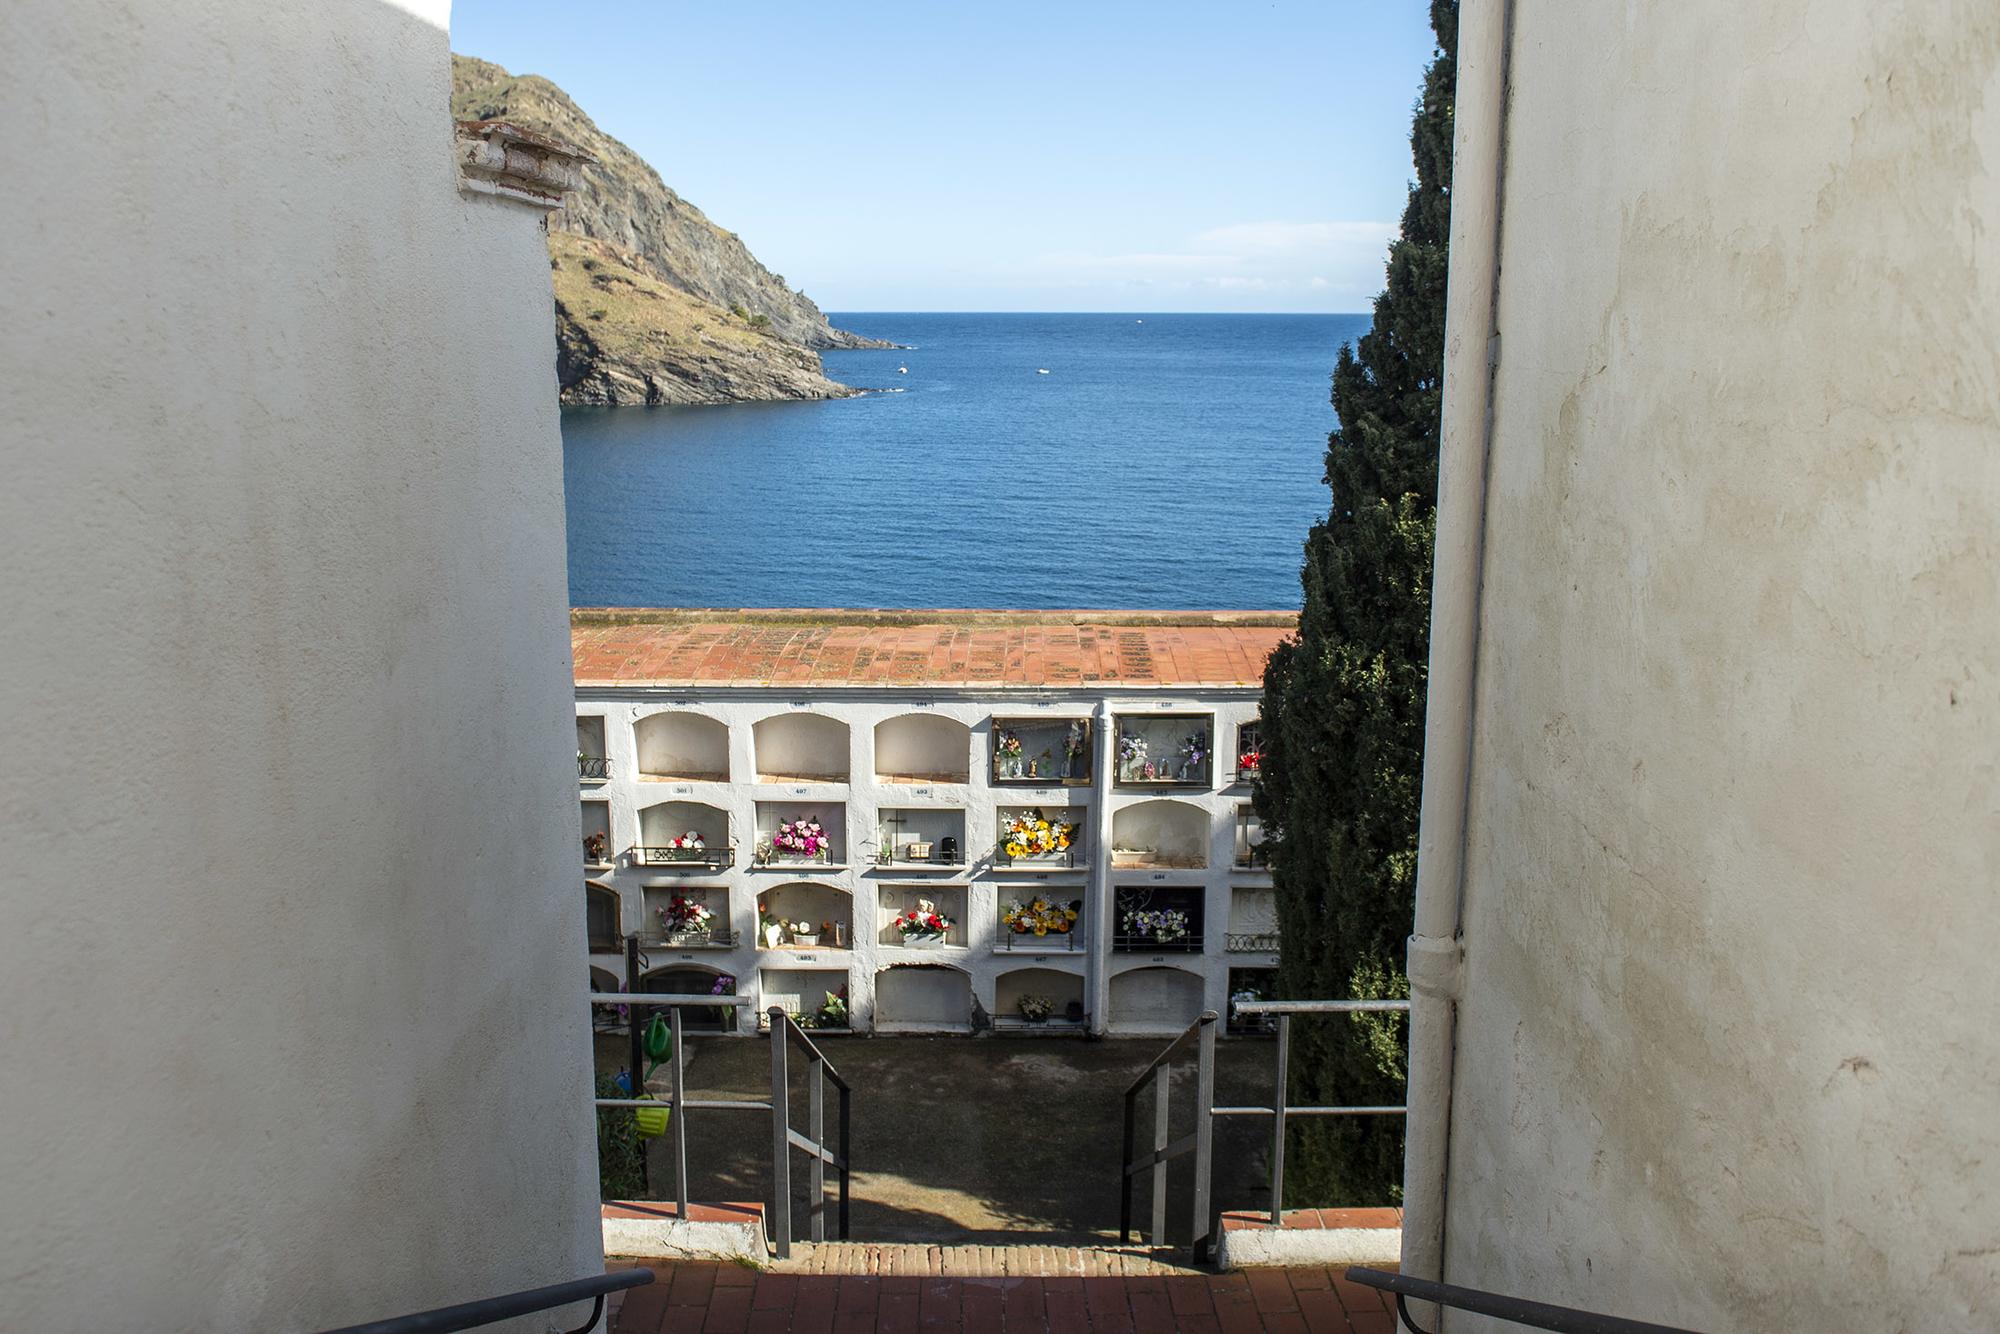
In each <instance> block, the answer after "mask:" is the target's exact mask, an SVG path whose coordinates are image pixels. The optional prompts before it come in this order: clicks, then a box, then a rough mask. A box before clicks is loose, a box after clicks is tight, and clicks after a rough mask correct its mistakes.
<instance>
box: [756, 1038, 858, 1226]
mask: <svg viewBox="0 0 2000 1334" xmlns="http://www.w3.org/2000/svg"><path fill="white" fill-rule="evenodd" d="M767 1015H768V1017H769V1019H770V1024H771V1165H772V1176H773V1181H772V1187H771V1194H772V1197H773V1202H774V1203H775V1205H776V1206H777V1216H776V1218H775V1220H774V1222H775V1224H776V1231H777V1236H776V1238H775V1242H776V1246H777V1251H778V1258H779V1259H780V1260H783V1259H787V1258H789V1257H790V1255H791V1253H792V1154H791V1151H792V1150H793V1149H801V1150H803V1151H805V1152H806V1153H808V1154H810V1155H811V1156H812V1193H813V1204H812V1208H811V1209H810V1210H808V1212H809V1213H810V1214H811V1215H812V1239H813V1240H814V1241H816V1242H817V1241H825V1240H826V1167H827V1164H828V1163H831V1164H833V1169H834V1171H835V1172H836V1173H838V1174H839V1177H840V1182H839V1191H840V1195H839V1204H838V1216H837V1223H836V1226H837V1229H838V1232H839V1236H840V1240H842V1241H845V1240H847V1234H848V1217H847V1215H848V1180H847V1177H848V1170H847V1164H848V1152H849V1144H850V1138H849V1130H850V1127H851V1126H852V1124H853V1117H852V1115H851V1112H852V1092H853V1091H852V1090H851V1089H850V1088H849V1087H848V1085H847V1081H846V1080H845V1079H842V1078H841V1077H840V1072H839V1071H838V1070H835V1069H834V1068H833V1062H831V1061H829V1060H827V1059H826V1055H825V1053H823V1052H821V1051H820V1049H819V1048H818V1047H817V1046H815V1045H814V1043H813V1040H812V1039H811V1038H809V1037H807V1036H806V1035H805V1030H803V1029H801V1028H800V1027H799V1025H798V1022H797V1021H796V1020H794V1019H793V1018H792V1016H791V1015H789V1014H787V1013H785V1008H784V1007H783V1006H782V1005H773V1006H772V1007H771V1008H770V1010H769V1011H767ZM794 1043H796V1044H798V1045H799V1046H800V1047H802V1048H803V1049H804V1050H805V1053H806V1060H807V1062H808V1065H807V1070H806V1126H807V1133H806V1134H803V1135H802V1134H800V1133H799V1132H798V1131H796V1130H794V1129H792V1110H791V1104H792V1098H791V1072H790V1070H789V1068H788V1065H787V1059H786V1058H787V1056H788V1055H789V1053H790V1050H791V1047H792V1045H793V1044H794ZM828 1080H831V1081H832V1082H833V1086H834V1088H835V1090H836V1091H837V1094H838V1099H837V1101H838V1103H839V1110H840V1129H839V1132H838V1133H839V1139H838V1144H839V1148H838V1149H837V1150H835V1149H832V1148H829V1147H828V1145H827V1140H826V1083H827V1081H828Z"/></svg>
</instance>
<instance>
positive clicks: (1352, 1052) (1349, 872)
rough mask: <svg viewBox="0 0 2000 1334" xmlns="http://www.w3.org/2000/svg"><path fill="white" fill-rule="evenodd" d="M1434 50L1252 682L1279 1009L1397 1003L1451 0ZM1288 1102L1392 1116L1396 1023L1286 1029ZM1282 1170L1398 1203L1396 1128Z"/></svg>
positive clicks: (1357, 1124)
mask: <svg viewBox="0 0 2000 1334" xmlns="http://www.w3.org/2000/svg"><path fill="white" fill-rule="evenodd" d="M1431 28H1432V30H1433V32H1435V33H1436V35H1437V50H1436V52H1435V54H1434V55H1433V57H1432V59H1431V62H1430V65H1429V67H1428V68H1427V69H1426V70H1425V73H1424V88H1423V96H1422V98H1421V100H1420V101H1419V103H1418V105H1417V108H1416V113H1415V117H1414V120H1413V123H1412V126H1411V130H1410V148H1411V151H1412V155H1413V156H1414V158H1415V162H1416V177H1417V178H1416V183H1415V184H1414V185H1412V186H1411V187H1410V191H1409V200H1408V203H1407V205H1406V206H1405V207H1404V210H1403V222H1402V234H1401V236H1400V237H1399V238H1398V239H1397V240H1395V241H1393V242H1391V243H1390V246H1389V262H1388V281H1387V285H1386V286H1385V288H1384V290H1383V292H1382V294H1381V295H1380V296H1379V297H1377V298H1376V300H1375V312H1374V321H1373V324H1372V325H1371V327H1370V329H1369V331H1368V332H1367V333H1366V334H1364V335H1362V337H1361V339H1360V341H1359V343H1358V345H1346V346H1343V347H1342V348H1341V349H1340V353H1339V357H1338V359H1337V361H1336V363H1335V366H1334V371H1333V407H1334V412H1335V415H1336V417H1337V418H1338V422H1339V424H1338V426H1337V427H1336V429H1335V430H1334V431H1333V433H1332V434H1331V435H1330V436H1329V437H1328V439H1327V451H1326V477H1325V481H1326V484H1327V486H1328V487H1329V488H1330V489H1331V491H1332V493H1333V503H1332V508H1331V510H1330V512H1329V513H1328V515H1327V517H1326V518H1325V519H1324V520H1323V521H1322V522H1320V523H1318V524H1316V525H1314V527H1313V529H1312V531H1311V533H1310V534H1309V535H1308V536H1307V538H1306V544H1305V559H1304V564H1303V568H1302V569H1301V572H1300V582H1301V584H1302V585H1303V587H1304V594H1305V602H1304V607H1303V610H1302V611H1301V613H1300V617H1299V630H1298V634H1297V635H1296V637H1294V638H1293V639H1291V640H1289V641H1287V642H1286V643H1285V644H1284V645H1283V646H1282V647H1280V648H1279V650H1278V651H1277V652H1276V653H1275V654H1273V655H1272V658H1271V662H1270V666H1269V668H1268V669H1267V670H1266V672H1265V676H1264V715H1263V716H1264V724H1263V731H1262V740H1263V744H1264V748H1265V757H1264V762H1263V772H1262V775H1261V777H1260V779H1259V782H1258V785H1257V792H1256V803H1257V810H1258V813H1259V815H1260V816H1261V817H1262V819H1263V821H1264V829H1265V837H1266V846H1267V847H1268V848H1269V854H1270V862H1271V872H1272V880H1273V884H1274V885H1275V887H1276V893H1277V904H1278V924H1279V929H1280V931H1281V932H1282V937H1281V938H1282V940H1283V945H1284V948H1283V952H1282V954H1281V957H1280V963H1279V969H1278V990H1279V994H1280V995H1283V996H1289V997H1299V998H1305V999H1338V998H1346V997H1369V998H1378V997H1403V996H1408V995H1409V979H1408V978H1407V977H1406V976H1405V974H1404V971H1403V960H1404V948H1405V941H1406V940H1407V938H1408V936H1409V933H1410V928H1411V920H1412V914H1413V910H1414V905H1415V889H1416V862H1417V806H1418V793H1419V788H1420V784H1421V777H1422V772H1423V729H1424V692H1425V683H1426V678H1427V667H1428V657H1429V653H1430V613H1431V600H1430V580H1431V553H1432V547H1433V543H1434V538H1435V534H1436V528H1437V459H1438V413H1439V404H1440V400H1441V397H1442V394H1441V390H1442V384H1443V379H1444V319H1445V314H1444V311H1445V305H1444V297H1445V267H1446V266H1445V260H1446V243H1447V240H1448V236H1449V227H1450V220H1451V145H1452V92H1453V85H1454V81H1455V79H1456V74H1457V61H1456V52H1457V45H1458V3H1457V0H1432V4H1431ZM1292 1041H1293V1055H1292V1065H1291V1069H1292V1096H1293V1098H1294V1099H1295V1100H1297V1101H1300V1102H1308V1103H1345V1104H1369V1103H1374V1104H1380V1103H1394V1102H1400V1101H1401V1100H1402V1097H1403V1080H1404V1077H1405V1073H1406V1071H1407V1067H1408V1061H1407V1028H1406V1026H1405V1024H1404V1023H1403V1022H1402V1020H1401V1019H1400V1018H1391V1017H1384V1016H1373V1017H1370V1016H1355V1017H1353V1018H1347V1017H1341V1018H1303V1019H1295V1020H1294V1021H1293V1023H1292ZM1293 1125H1295V1126H1296V1127H1298V1129H1297V1130H1296V1131H1295V1133H1294V1138H1293V1139H1292V1141H1291V1143H1290V1144H1289V1145H1288V1146H1287V1153H1286V1186H1287V1190H1286V1194H1287V1196H1288V1197H1289V1198H1288V1203H1296V1204H1305V1205H1350V1204H1382V1203H1387V1202H1391V1201H1393V1200H1396V1199H1399V1198H1400V1196H1401V1182H1402V1167H1403V1124H1402V1120H1401V1118H1393V1117H1339V1118H1324V1119H1312V1120H1301V1121H1297V1122H1294V1123H1293Z"/></svg>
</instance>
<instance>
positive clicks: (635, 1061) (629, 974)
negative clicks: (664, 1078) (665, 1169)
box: [625, 935, 653, 1197]
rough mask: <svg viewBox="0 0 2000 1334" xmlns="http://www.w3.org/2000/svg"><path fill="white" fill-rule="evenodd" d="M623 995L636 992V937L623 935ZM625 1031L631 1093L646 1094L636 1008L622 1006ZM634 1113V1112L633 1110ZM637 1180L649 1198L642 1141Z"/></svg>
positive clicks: (649, 1157)
mask: <svg viewBox="0 0 2000 1334" xmlns="http://www.w3.org/2000/svg"><path fill="white" fill-rule="evenodd" d="M625 994H626V995H628V996H636V995H638V994H639V937H638V936H637V935H630V936H627V937H625ZM625 1033H626V1036H627V1037H628V1038H630V1039H631V1042H630V1045H629V1053H630V1055H629V1059H630V1060H631V1062H632V1096H633V1097H635V1098H643V1097H645V1096H646V1035H645V1034H644V1033H643V1032H641V1031H640V1029H639V1007H638V1006H636V1005H627V1006H626V1007H625ZM635 1115H636V1113H635ZM639 1183H640V1185H642V1186H644V1187H645V1191H646V1194H647V1196H648V1197H650V1196H651V1195H652V1193H653V1154H652V1151H651V1149H650V1148H649V1146H648V1145H647V1143H646V1141H645V1140H640V1141H639Z"/></svg>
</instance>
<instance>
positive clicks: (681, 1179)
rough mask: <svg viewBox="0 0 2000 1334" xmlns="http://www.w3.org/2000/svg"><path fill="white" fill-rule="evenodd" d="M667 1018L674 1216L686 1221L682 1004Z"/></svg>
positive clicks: (685, 1052)
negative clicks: (671, 1056)
mask: <svg viewBox="0 0 2000 1334" xmlns="http://www.w3.org/2000/svg"><path fill="white" fill-rule="evenodd" d="M667 1022H668V1023H669V1024H670V1025H671V1026H672V1031H673V1042H674V1061H673V1066H672V1069H673V1099H674V1105H673V1110H672V1111H671V1112H670V1113H669V1115H671V1116H672V1117H673V1127H674V1210H675V1214H674V1216H675V1217H676V1218H678V1219H680V1220H681V1222H683V1223H685V1222H687V1217H688V1124H687V1112H686V1110H685V1108H686V1106H687V1048H686V1047H685V1046H683V1045H682V1043H681V1007H680V1006H678V1005H673V1006H669V1007H668V1008H667Z"/></svg>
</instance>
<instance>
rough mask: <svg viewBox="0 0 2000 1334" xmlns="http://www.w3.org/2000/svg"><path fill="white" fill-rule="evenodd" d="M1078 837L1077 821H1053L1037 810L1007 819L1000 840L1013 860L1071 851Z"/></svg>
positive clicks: (1005, 851) (1006, 853)
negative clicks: (1075, 822)
mask: <svg viewBox="0 0 2000 1334" xmlns="http://www.w3.org/2000/svg"><path fill="white" fill-rule="evenodd" d="M1075 840H1076V826H1075V825H1074V824H1071V823H1069V822H1067V821H1063V820H1054V821H1052V820H1050V819H1049V818H1048V817H1047V816H1046V815H1044V814H1042V812H1041V811H1040V809H1036V810H1032V811H1029V812H1028V813H1027V814H1026V815H1019V816H1016V817H1014V818H1013V819H1011V820H1009V821H1008V822H1007V828H1006V829H1005V831H1003V837H1002V838H1001V840H1000V851H1001V852H1002V853H1003V854H1005V855H1006V857H1007V859H1008V860H1009V861H1017V860H1019V859H1020V858H1022V857H1050V856H1056V855H1058V854H1061V853H1065V852H1068V851H1069V846H1070V844H1071V843H1073V842H1074V841H1075Z"/></svg>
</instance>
